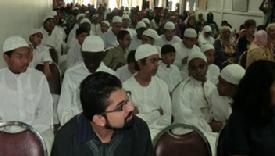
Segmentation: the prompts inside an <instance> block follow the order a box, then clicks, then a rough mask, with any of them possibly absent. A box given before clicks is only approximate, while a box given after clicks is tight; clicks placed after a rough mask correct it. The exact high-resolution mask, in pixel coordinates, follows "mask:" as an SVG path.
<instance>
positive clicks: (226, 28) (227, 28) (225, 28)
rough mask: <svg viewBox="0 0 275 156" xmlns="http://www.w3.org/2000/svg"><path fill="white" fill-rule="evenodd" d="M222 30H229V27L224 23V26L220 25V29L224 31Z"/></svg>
mask: <svg viewBox="0 0 275 156" xmlns="http://www.w3.org/2000/svg"><path fill="white" fill-rule="evenodd" d="M224 30H229V31H231V28H230V27H229V26H226V25H224V26H222V27H221V31H224Z"/></svg>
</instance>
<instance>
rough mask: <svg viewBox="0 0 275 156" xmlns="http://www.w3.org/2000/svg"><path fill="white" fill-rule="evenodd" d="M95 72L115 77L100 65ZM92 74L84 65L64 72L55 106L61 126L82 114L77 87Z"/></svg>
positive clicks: (81, 64) (78, 65)
mask: <svg viewBox="0 0 275 156" xmlns="http://www.w3.org/2000/svg"><path fill="white" fill-rule="evenodd" d="M96 71H105V72H107V73H110V74H113V75H115V72H114V71H113V70H112V69H110V68H108V67H106V66H105V65H104V63H101V64H100V66H99V67H98V69H97V70H96ZM90 74H92V73H90V72H89V70H88V69H87V68H86V66H85V64H84V63H79V64H76V65H74V66H73V67H72V68H70V69H68V70H67V71H66V72H65V75H64V80H63V83H62V88H61V95H60V99H59V102H58V106H57V114H58V117H59V121H60V123H61V125H64V124H65V123H66V122H67V121H69V120H70V119H71V118H73V117H74V116H75V115H77V114H79V113H80V112H82V107H81V102H80V97H79V85H80V84H81V82H82V81H83V80H84V79H85V78H86V77H87V76H88V75H90Z"/></svg>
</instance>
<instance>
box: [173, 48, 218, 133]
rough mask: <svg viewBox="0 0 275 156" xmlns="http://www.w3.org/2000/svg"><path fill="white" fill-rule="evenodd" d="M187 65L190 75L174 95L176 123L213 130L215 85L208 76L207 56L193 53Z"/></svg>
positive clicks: (207, 130) (208, 130)
mask: <svg viewBox="0 0 275 156" xmlns="http://www.w3.org/2000/svg"><path fill="white" fill-rule="evenodd" d="M187 65H188V71H189V75H190V76H189V77H188V78H187V79H186V80H184V81H183V82H181V83H180V85H179V86H178V87H177V88H176V89H175V91H174V92H173V96H172V114H173V116H174V119H175V123H185V124H190V125H194V126H196V127H197V128H198V129H200V130H201V131H206V132H211V131H212V129H211V127H210V125H209V123H210V122H211V120H212V115H211V104H210V103H209V96H210V93H212V91H213V90H214V89H215V85H214V84H213V83H211V82H210V81H209V80H207V78H206V73H207V58H206V57H205V55H204V54H203V53H201V52H194V53H191V54H190V55H189V57H188V61H187Z"/></svg>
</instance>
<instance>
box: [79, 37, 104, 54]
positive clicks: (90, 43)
mask: <svg viewBox="0 0 275 156" xmlns="http://www.w3.org/2000/svg"><path fill="white" fill-rule="evenodd" d="M82 51H84V52H91V53H97V52H104V42H103V40H102V39H101V38H100V37H99V36H87V37H86V38H85V40H84V42H83V44H82Z"/></svg>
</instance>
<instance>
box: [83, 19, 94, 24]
mask: <svg viewBox="0 0 275 156" xmlns="http://www.w3.org/2000/svg"><path fill="white" fill-rule="evenodd" d="M85 22H87V23H89V24H92V23H91V21H90V20H89V19H88V18H83V19H82V20H81V21H80V24H82V23H85Z"/></svg>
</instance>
